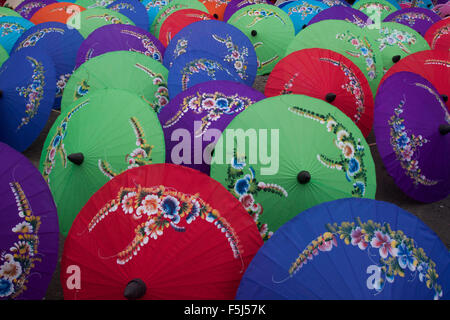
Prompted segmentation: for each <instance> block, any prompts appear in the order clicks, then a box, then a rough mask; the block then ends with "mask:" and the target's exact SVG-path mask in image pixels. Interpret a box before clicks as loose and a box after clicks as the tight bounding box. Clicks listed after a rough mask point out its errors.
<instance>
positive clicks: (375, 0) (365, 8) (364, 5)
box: [352, 0, 401, 24]
mask: <svg viewBox="0 0 450 320" xmlns="http://www.w3.org/2000/svg"><path fill="white" fill-rule="evenodd" d="M352 8H354V9H357V10H360V11H362V12H364V13H365V14H367V15H368V16H369V18H370V19H372V21H373V22H374V23H375V24H378V23H379V22H381V21H383V20H384V19H385V18H386V17H387V16H388V15H390V14H391V13H393V12H395V11H397V10H400V9H401V8H400V6H399V5H398V4H397V5H395V4H393V3H392V2H389V1H387V0H359V1H356V2H355V3H354V4H353V6H352Z"/></svg>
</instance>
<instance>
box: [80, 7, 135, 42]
mask: <svg viewBox="0 0 450 320" xmlns="http://www.w3.org/2000/svg"><path fill="white" fill-rule="evenodd" d="M108 24H129V25H132V26H134V25H135V24H134V22H133V21H131V20H130V19H129V18H127V17H126V16H125V15H123V14H121V13H119V12H116V11H113V10H110V9H105V8H93V9H87V10H84V11H82V12H81V13H80V29H79V30H78V31H80V33H81V35H82V36H83V37H84V38H87V37H88V36H89V35H90V34H91V32H93V31H94V30H95V29H98V28H100V27H103V26H106V25H108Z"/></svg>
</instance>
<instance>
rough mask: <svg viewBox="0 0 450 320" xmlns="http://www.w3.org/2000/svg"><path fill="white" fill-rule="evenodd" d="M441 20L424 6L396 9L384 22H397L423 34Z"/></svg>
mask: <svg viewBox="0 0 450 320" xmlns="http://www.w3.org/2000/svg"><path fill="white" fill-rule="evenodd" d="M439 20H441V17H440V16H439V15H437V14H436V13H435V12H433V11H431V10H428V9H424V8H406V9H401V10H397V11H395V12H392V13H391V14H390V15H388V16H387V17H386V18H385V19H384V22H397V23H400V24H403V25H405V26H407V27H410V28H412V29H414V30H415V31H417V32H418V33H420V34H421V35H422V36H425V33H426V32H427V30H428V28H430V27H431V26H432V25H433V24H434V23H436V22H438V21H439Z"/></svg>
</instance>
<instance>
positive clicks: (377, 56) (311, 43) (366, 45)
mask: <svg viewBox="0 0 450 320" xmlns="http://www.w3.org/2000/svg"><path fill="white" fill-rule="evenodd" d="M309 48H322V49H329V50H332V51H335V52H337V53H340V54H342V55H344V56H346V57H347V58H349V59H350V60H351V61H352V62H353V63H354V64H356V65H357V66H358V68H359V69H360V70H361V71H362V73H363V74H364V75H365V76H366V78H367V81H369V85H370V88H371V89H372V93H373V94H374V96H375V93H376V91H377V88H378V84H379V83H380V81H381V78H382V77H383V58H382V56H381V53H380V52H379V50H378V48H377V46H376V44H375V43H374V42H373V40H372V39H371V38H370V37H369V36H368V35H367V32H366V30H365V29H363V28H360V27H358V26H356V25H354V24H353V23H351V22H347V21H342V20H323V21H320V22H317V23H314V24H312V25H309V26H308V27H307V28H305V29H303V30H302V31H300V32H299V33H298V34H297V35H296V36H295V39H294V40H293V41H292V42H291V44H290V45H289V47H288V49H287V51H286V55H288V54H290V53H292V52H294V51H297V50H301V49H309Z"/></svg>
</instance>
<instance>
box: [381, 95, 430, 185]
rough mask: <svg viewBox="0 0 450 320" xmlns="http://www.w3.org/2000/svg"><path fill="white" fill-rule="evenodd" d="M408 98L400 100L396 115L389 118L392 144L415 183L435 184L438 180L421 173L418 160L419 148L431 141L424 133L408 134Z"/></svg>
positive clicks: (395, 111) (401, 163) (395, 110)
mask: <svg viewBox="0 0 450 320" xmlns="http://www.w3.org/2000/svg"><path fill="white" fill-rule="evenodd" d="M405 103H406V98H405V97H403V99H402V100H401V101H400V103H399V105H398V106H397V107H396V108H395V109H394V115H393V116H392V117H391V118H390V119H389V127H390V136H391V141H390V142H391V145H392V148H393V149H394V152H395V155H396V157H397V159H398V160H399V162H400V165H401V166H402V168H403V169H404V170H405V172H406V174H407V175H408V176H409V177H410V178H411V179H412V180H413V183H414V185H418V184H421V185H425V186H433V185H435V184H437V183H438V181H434V180H430V179H428V178H427V177H425V176H424V175H423V174H422V173H421V169H420V168H419V161H418V151H419V148H420V147H422V146H423V145H424V144H426V143H428V142H429V141H428V140H427V139H426V138H424V137H422V135H415V134H411V135H408V132H407V130H406V126H405V119H403V118H402V113H403V108H404V106H405Z"/></svg>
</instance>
